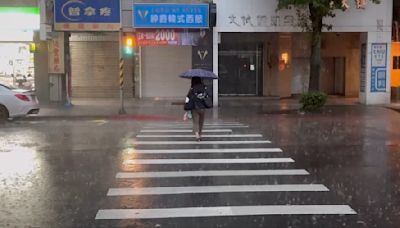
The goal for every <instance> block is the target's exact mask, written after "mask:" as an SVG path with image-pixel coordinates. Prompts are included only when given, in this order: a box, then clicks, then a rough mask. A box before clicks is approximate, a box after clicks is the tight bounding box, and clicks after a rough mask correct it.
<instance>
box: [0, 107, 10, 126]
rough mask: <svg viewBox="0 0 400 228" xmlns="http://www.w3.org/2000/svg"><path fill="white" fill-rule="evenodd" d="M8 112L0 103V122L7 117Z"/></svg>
mask: <svg viewBox="0 0 400 228" xmlns="http://www.w3.org/2000/svg"><path fill="white" fill-rule="evenodd" d="M8 117H9V113H8V110H7V108H6V107H4V106H3V105H0V122H4V121H6V120H7V119H8Z"/></svg>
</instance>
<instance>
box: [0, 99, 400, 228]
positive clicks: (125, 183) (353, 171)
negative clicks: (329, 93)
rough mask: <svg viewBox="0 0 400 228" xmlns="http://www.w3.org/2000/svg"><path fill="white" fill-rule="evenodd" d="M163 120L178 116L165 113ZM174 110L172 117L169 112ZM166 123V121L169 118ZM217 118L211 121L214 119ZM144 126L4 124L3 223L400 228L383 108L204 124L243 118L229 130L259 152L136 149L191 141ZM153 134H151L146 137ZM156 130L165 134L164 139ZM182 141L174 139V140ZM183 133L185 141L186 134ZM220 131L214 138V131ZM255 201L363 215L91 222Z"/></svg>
mask: <svg viewBox="0 0 400 228" xmlns="http://www.w3.org/2000/svg"><path fill="white" fill-rule="evenodd" d="M163 110H164V112H159V113H163V115H165V116H166V117H176V118H179V117H180V114H181V113H180V110H179V109H178V111H177V108H176V107H170V110H169V111H168V110H165V108H163ZM166 113H167V114H166ZM167 115H168V116H167ZM211 116H212V115H211V114H209V117H211ZM171 122H173V120H170V121H148V120H146V119H143V120H141V119H140V118H139V119H135V118H132V119H129V118H128V119H126V118H125V119H115V118H114V119H102V120H99V119H95V120H91V119H69V120H62V119H52V120H45V119H44V120H34V121H29V119H28V120H17V121H13V122H10V123H7V124H5V125H3V126H1V127H0V227H138V228H141V227H185V228H186V227H232V228H236V227H237V228H239V227H240V228H242V227H302V228H303V227H304V228H305V227H307V228H308V227H325V228H330V227H331V228H338V227H351V228H353V227H354V228H356V227H357V228H358V227H360V228H361V227H377V228H397V227H399V226H400V186H399V184H400V132H399V131H400V128H399V127H398V126H399V125H400V114H399V113H396V112H394V111H391V110H387V109H384V108H378V107H364V106H331V107H329V108H328V110H327V111H326V112H325V113H322V114H307V115H300V114H296V113H289V114H283V113H273V114H271V112H269V110H268V108H266V107H263V106H251V107H250V106H249V107H244V108H243V107H241V108H240V107H234V106H232V107H227V108H224V109H222V110H220V112H219V115H218V119H215V120H212V119H210V120H209V122H237V123H242V124H244V125H247V126H249V127H248V128H238V129H232V130H233V133H232V134H262V137H261V138H254V137H244V138H237V139H234V138H229V139H227V138H212V139H209V140H218V141H226V140H271V141H272V143H271V144H268V145H264V144H247V145H246V144H237V145H234V144H227V145H226V144H219V145H212V144H211V145H196V144H194V145H135V140H136V141H137V140H140V141H150V140H153V141H178V140H179V141H188V140H189V141H190V140H191V139H189V138H183V139H182V138H142V139H137V138H136V136H137V135H139V134H144V133H140V130H143V129H145V127H146V126H149V124H169V123H171ZM148 134H150V135H151V134H154V133H148ZM160 134H161V133H160ZM175 134H177V133H175ZM181 134H182V133H181ZM210 134H217V133H210ZM250 147H251V148H265V147H268V148H281V149H282V150H283V153H268V154H266V153H261V152H260V153H204V154H199V153H197V154H188V153H183V154H162V153H156V154H140V153H135V150H134V149H136V150H147V149H164V150H165V149H187V148H191V149H208V148H210V149H211V148H212V149H219V148H225V149H233V148H236V149H238V148H239V149H240V148H242V149H243V148H250ZM282 157H285V158H291V159H293V160H294V161H295V162H288V163H255V164H175V165H165V164H158V165H146V164H134V165H132V164H128V163H127V160H133V159H228V158H229V159H241V158H255V159H258V158H282ZM274 169H304V170H306V171H307V172H309V175H284V176H247V177H243V176H230V177H227V176H220V177H179V178H138V179H118V178H116V174H117V173H119V172H156V171H157V172H160V171H196V170H197V171H198V170H203V171H207V170H215V171H218V170H219V171H223V170H225V171H226V170H228V171H229V170H274ZM277 184H280V185H281V184H322V185H324V186H325V187H326V188H328V189H329V191H324V192H304V191H301V192H285V191H283V192H251V191H250V192H237V193H232V192H227V193H201V194H200V193H192V194H172V195H159V194H154V195H145V196H143V195H136V196H107V192H108V190H109V189H110V188H145V187H185V186H186V187H188V186H229V185H235V186H237V185H277ZM244 205H246V206H254V205H348V206H350V207H351V208H352V209H354V210H355V211H356V212H357V214H356V215H339V214H333V215H247V216H228V217H197V216H195V217H191V218H164V219H160V218H155V219H122V220H100V219H97V220H96V219H95V218H96V215H97V213H98V212H99V210H102V209H152V208H182V207H185V208H186V207H216V206H232V207H235V206H244Z"/></svg>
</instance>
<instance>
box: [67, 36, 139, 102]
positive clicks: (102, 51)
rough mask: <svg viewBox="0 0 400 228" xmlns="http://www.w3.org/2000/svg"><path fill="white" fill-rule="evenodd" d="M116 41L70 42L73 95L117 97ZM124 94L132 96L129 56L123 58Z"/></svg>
mask: <svg viewBox="0 0 400 228" xmlns="http://www.w3.org/2000/svg"><path fill="white" fill-rule="evenodd" d="M118 48H119V44H118V42H115V41H79V42H71V62H72V97H75V98H117V97H119V51H118ZM124 72H125V83H124V91H125V96H126V97H132V96H133V90H132V84H133V79H132V58H130V59H126V60H125V71H124Z"/></svg>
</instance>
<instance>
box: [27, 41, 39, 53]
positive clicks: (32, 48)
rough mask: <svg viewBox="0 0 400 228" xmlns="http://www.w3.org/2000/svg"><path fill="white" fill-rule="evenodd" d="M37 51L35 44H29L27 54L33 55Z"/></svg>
mask: <svg viewBox="0 0 400 228" xmlns="http://www.w3.org/2000/svg"><path fill="white" fill-rule="evenodd" d="M36 50H37V47H36V44H35V43H29V52H30V53H35V52H36Z"/></svg>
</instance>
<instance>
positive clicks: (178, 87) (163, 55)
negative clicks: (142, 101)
mask: <svg viewBox="0 0 400 228" xmlns="http://www.w3.org/2000/svg"><path fill="white" fill-rule="evenodd" d="M191 66H192V47H191V46H182V47H177V46H168V47H143V48H142V96H143V97H161V98H180V97H184V96H186V93H187V91H188V89H189V85H190V80H188V79H182V78H180V77H178V75H179V74H180V73H182V72H184V71H186V70H188V69H190V68H191Z"/></svg>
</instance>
